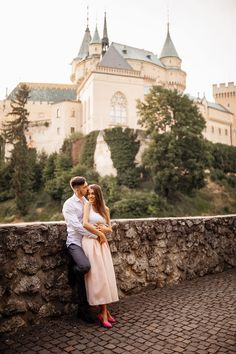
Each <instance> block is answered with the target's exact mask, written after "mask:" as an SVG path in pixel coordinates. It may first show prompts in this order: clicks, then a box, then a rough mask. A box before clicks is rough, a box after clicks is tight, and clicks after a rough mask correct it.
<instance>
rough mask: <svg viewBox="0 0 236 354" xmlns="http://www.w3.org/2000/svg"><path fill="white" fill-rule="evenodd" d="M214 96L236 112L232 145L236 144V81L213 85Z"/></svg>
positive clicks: (218, 101)
mask: <svg viewBox="0 0 236 354" xmlns="http://www.w3.org/2000/svg"><path fill="white" fill-rule="evenodd" d="M213 97H214V99H215V101H216V102H217V103H219V104H221V105H222V106H224V107H225V108H227V109H228V110H229V111H230V112H232V113H233V114H234V118H233V124H232V132H231V133H232V145H234V146H236V85H235V84H234V82H229V83H228V85H226V84H225V83H222V84H220V85H219V86H218V85H216V84H215V85H213Z"/></svg>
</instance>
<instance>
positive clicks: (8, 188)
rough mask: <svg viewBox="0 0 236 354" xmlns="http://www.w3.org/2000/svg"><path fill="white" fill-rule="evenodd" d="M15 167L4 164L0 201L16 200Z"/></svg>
mask: <svg viewBox="0 0 236 354" xmlns="http://www.w3.org/2000/svg"><path fill="white" fill-rule="evenodd" d="M12 176H13V166H12V164H10V163H4V164H3V165H2V167H1V169H0V201H1V202H2V201H5V200H7V199H11V198H14V190H13V189H12Z"/></svg>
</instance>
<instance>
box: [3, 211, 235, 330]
mask: <svg viewBox="0 0 236 354" xmlns="http://www.w3.org/2000/svg"><path fill="white" fill-rule="evenodd" d="M112 224H113V233H112V234H111V235H110V237H109V245H110V248H111V252H112V257H113V262H114V266H115V272H116V277H117V284H118V288H119V294H120V297H122V296H127V295H129V294H134V293H137V292H139V291H141V290H142V289H143V288H145V287H147V286H152V287H163V286H173V285H175V284H178V283H179V282H181V281H183V280H186V279H192V278H195V277H198V276H204V275H205V274H210V273H217V272H222V271H224V270H226V269H228V268H231V267H235V266H236V215H229V216H215V217H194V218H161V219H159V218H150V219H132V220H113V221H112ZM65 240H66V225H65V223H64V222H47V223H27V224H14V225H12V224H7V225H3V224H2V225H0V264H1V267H0V279H1V283H0V297H1V300H0V321H1V326H0V328H1V329H0V332H13V331H16V330H18V329H19V328H21V327H24V326H26V325H28V324H31V323H38V322H40V321H42V320H43V319H44V318H47V317H50V316H59V315H62V314H67V313H70V312H72V311H74V310H75V309H76V301H75V299H76V296H75V288H71V286H70V285H69V283H68V263H69V258H68V254H67V250H66V246H65Z"/></svg>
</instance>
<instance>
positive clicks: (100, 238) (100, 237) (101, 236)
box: [98, 231, 107, 245]
mask: <svg viewBox="0 0 236 354" xmlns="http://www.w3.org/2000/svg"><path fill="white" fill-rule="evenodd" d="M98 242H99V243H100V245H102V244H103V243H104V242H107V238H106V236H105V234H104V233H103V232H101V231H99V234H98Z"/></svg>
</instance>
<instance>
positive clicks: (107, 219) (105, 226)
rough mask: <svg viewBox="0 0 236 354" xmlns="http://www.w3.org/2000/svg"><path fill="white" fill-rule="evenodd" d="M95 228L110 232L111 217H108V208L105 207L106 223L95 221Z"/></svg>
mask: <svg viewBox="0 0 236 354" xmlns="http://www.w3.org/2000/svg"><path fill="white" fill-rule="evenodd" d="M97 228H98V230H99V231H101V232H103V233H104V234H109V233H111V232H112V226H111V219H110V210H109V208H107V207H106V224H105V225H104V224H101V223H97Z"/></svg>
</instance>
